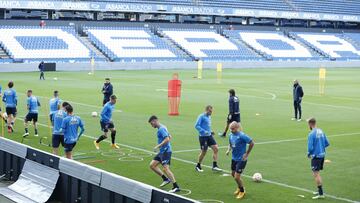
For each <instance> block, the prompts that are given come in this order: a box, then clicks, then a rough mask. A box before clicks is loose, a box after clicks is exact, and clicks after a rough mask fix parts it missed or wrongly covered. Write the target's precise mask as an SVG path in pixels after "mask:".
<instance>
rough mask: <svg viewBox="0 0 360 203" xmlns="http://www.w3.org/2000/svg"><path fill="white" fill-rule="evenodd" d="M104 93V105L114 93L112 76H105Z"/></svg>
mask: <svg viewBox="0 0 360 203" xmlns="http://www.w3.org/2000/svg"><path fill="white" fill-rule="evenodd" d="M102 93H103V94H104V99H103V106H104V105H105V104H106V103H108V102H109V101H110V97H111V95H113V86H112V84H111V83H110V78H105V83H104V86H103V88H102Z"/></svg>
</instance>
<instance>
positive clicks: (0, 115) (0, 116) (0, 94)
mask: <svg viewBox="0 0 360 203" xmlns="http://www.w3.org/2000/svg"><path fill="white" fill-rule="evenodd" d="M1 97H2V87H1V84H0V99H1ZM1 111H2V110H1V106H0V118H2V119H4V120H5V118H4V117H3V114H2V113H1ZM5 121H6V120H5Z"/></svg>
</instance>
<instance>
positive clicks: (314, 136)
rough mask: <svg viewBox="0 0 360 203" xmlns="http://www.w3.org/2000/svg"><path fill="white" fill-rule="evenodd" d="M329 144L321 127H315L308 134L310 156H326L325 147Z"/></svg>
mask: <svg viewBox="0 0 360 203" xmlns="http://www.w3.org/2000/svg"><path fill="white" fill-rule="evenodd" d="M329 145H330V144H329V141H328V140H327V138H326V135H325V133H324V132H323V131H322V130H321V129H320V128H314V129H313V130H312V131H311V132H310V133H309V136H308V156H311V157H316V158H324V157H325V153H326V152H325V148H326V147H328V146H329Z"/></svg>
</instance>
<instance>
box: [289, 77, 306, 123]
mask: <svg viewBox="0 0 360 203" xmlns="http://www.w3.org/2000/svg"><path fill="white" fill-rule="evenodd" d="M303 96H304V91H303V89H302V87H301V85H300V84H299V81H298V80H294V87H293V99H294V111H295V117H294V118H292V120H297V121H301V114H302V111H301V101H302V98H303Z"/></svg>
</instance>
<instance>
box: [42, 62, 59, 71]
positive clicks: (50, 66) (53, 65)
mask: <svg viewBox="0 0 360 203" xmlns="http://www.w3.org/2000/svg"><path fill="white" fill-rule="evenodd" d="M44 71H56V63H44Z"/></svg>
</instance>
